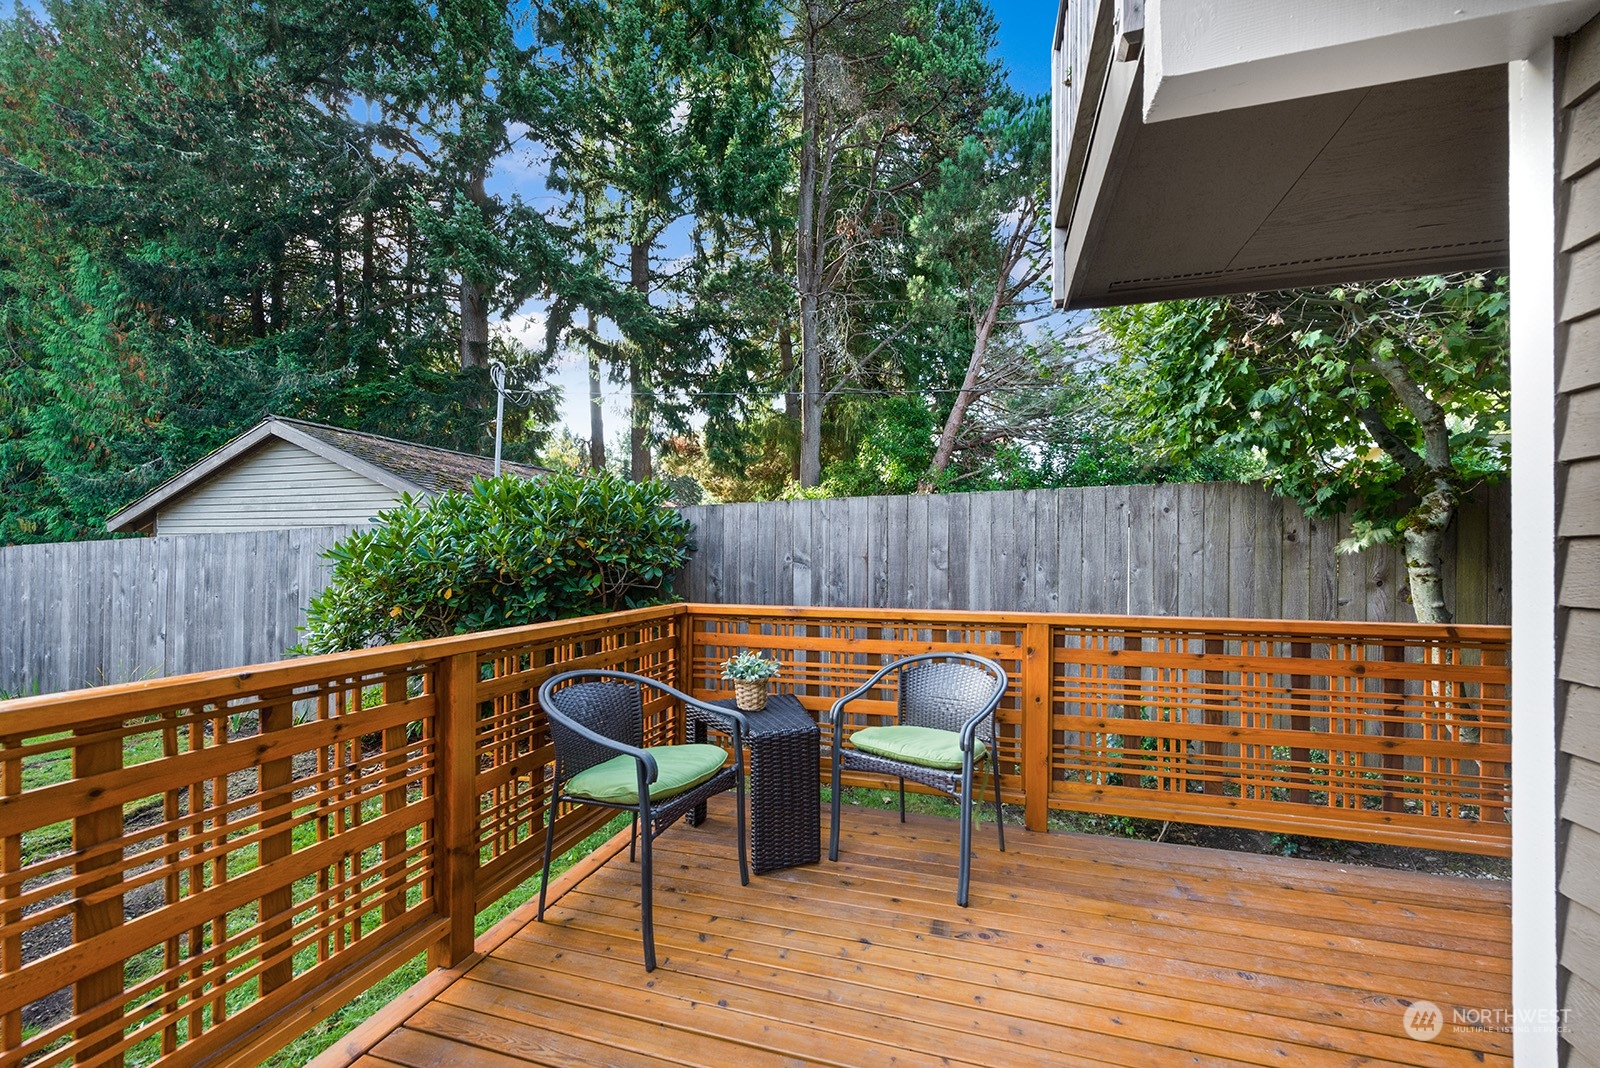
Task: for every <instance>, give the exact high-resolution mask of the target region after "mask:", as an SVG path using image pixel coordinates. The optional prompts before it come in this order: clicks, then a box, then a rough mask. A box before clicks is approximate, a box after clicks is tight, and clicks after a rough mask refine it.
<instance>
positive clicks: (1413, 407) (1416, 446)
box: [1098, 274, 1510, 548]
mask: <svg viewBox="0 0 1600 1068" xmlns="http://www.w3.org/2000/svg"><path fill="white" fill-rule="evenodd" d="M1508 298H1509V289H1508V283H1507V279H1506V276H1505V275H1499V276H1490V275H1483V274H1476V275H1457V276H1451V277H1431V278H1421V279H1410V280H1399V281H1393V282H1381V283H1375V284H1370V285H1356V286H1340V287H1334V288H1328V289H1318V290H1303V291H1295V292H1290V293H1272V294H1260V295H1255V296H1246V297H1221V298H1209V299H1203V300H1184V301H1173V302H1169V303H1165V304H1149V305H1142V306H1135V307H1127V308H1116V309H1109V310H1106V311H1104V312H1101V313H1100V314H1099V316H1098V321H1099V325H1100V326H1101V328H1102V329H1103V330H1104V331H1105V334H1106V336H1107V338H1108V339H1109V340H1110V342H1111V344H1112V346H1113V348H1114V349H1115V351H1116V353H1117V354H1118V357H1119V362H1118V364H1117V367H1116V370H1115V372H1114V374H1113V377H1112V381H1111V395H1112V398H1113V403H1112V408H1113V409H1114V410H1115V411H1116V413H1117V414H1118V415H1119V416H1120V418H1121V421H1122V425H1123V427H1124V429H1125V432H1127V433H1129V434H1130V435H1131V436H1133V437H1134V438H1135V440H1137V441H1140V442H1143V443H1146V444H1150V445H1153V446H1157V447H1159V448H1161V449H1162V450H1163V451H1165V452H1166V453H1167V455H1169V456H1171V457H1173V458H1175V459H1186V458H1192V457H1194V456H1196V455H1198V454H1199V453H1201V452H1203V451H1205V450H1214V449H1222V450H1224V451H1226V452H1232V453H1234V454H1236V455H1241V456H1250V457H1254V458H1256V460H1257V461H1259V463H1260V464H1261V466H1262V468H1263V470H1264V472H1265V474H1266V477H1267V480H1268V481H1269V483H1270V484H1271V485H1272V486H1273V487H1275V488H1276V489H1277V490H1279V491H1280V492H1282V493H1284V494H1286V495H1288V496H1290V497H1292V498H1294V499H1295V500H1296V501H1298V502H1300V504H1301V505H1302V506H1303V507H1305V508H1306V509H1307V511H1308V512H1309V513H1311V514H1313V515H1332V514H1337V513H1338V512H1340V511H1342V510H1344V509H1345V508H1347V507H1351V508H1354V509H1355V518H1356V537H1355V538H1354V539H1353V540H1352V542H1351V543H1350V544H1348V545H1347V546H1346V548H1359V547H1361V546H1362V545H1365V544H1371V543H1374V542H1381V541H1386V540H1389V539H1392V538H1394V537H1395V536H1396V535H1398V534H1400V533H1401V532H1402V531H1404V530H1405V529H1406V527H1407V524H1408V523H1410V522H1412V521H1413V520H1412V518H1411V515H1412V509H1414V508H1415V507H1416V506H1417V502H1418V501H1419V499H1420V498H1421V497H1422V496H1423V494H1424V493H1425V492H1427V490H1428V485H1427V480H1428V479H1430V478H1432V477H1433V472H1434V471H1435V470H1442V471H1443V476H1442V477H1445V478H1447V479H1448V480H1449V481H1450V482H1452V483H1453V486H1454V489H1455V490H1456V491H1457V492H1464V491H1465V490H1467V489H1470V488H1471V487H1472V486H1474V485H1477V484H1478V483H1480V482H1483V481H1486V480H1492V479H1495V478H1498V477H1500V476H1502V475H1503V474H1504V472H1505V471H1506V470H1507V465H1508V462H1509V455H1510V454H1509V448H1510V446H1509V441H1508V437H1507V428H1508V403H1509V396H1510V389H1509V387H1510V377H1509V376H1510V370H1509V362H1508V351H1509V348H1508V335H1507V330H1508V321H1509V320H1508V311H1509V299H1508ZM1430 402H1431V405H1433V406H1434V407H1435V408H1436V409H1437V412H1436V413H1434V412H1433V410H1432V409H1430V408H1429V403H1430ZM1435 414H1436V415H1437V418H1436V419H1434V415H1435ZM1430 421H1432V422H1436V423H1437V427H1436V436H1435V437H1433V438H1431V439H1430V433H1432V432H1433V430H1432V429H1431V424H1430Z"/></svg>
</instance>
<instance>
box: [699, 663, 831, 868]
mask: <svg viewBox="0 0 1600 1068" xmlns="http://www.w3.org/2000/svg"><path fill="white" fill-rule="evenodd" d="M712 703H713V704H716V705H722V706H725V707H727V708H732V707H733V701H732V700H727V701H715V702H712ZM744 715H745V719H746V720H747V721H748V722H749V724H750V726H749V729H748V730H746V732H745V736H744V737H745V744H746V745H748V746H749V748H750V867H751V869H752V870H753V871H755V872H756V873H757V874H758V875H759V874H763V873H765V872H769V871H777V870H778V869H780V868H793V867H796V866H797V865H800V864H815V863H817V862H818V861H819V860H821V859H822V804H821V798H820V796H819V790H820V787H821V783H822V760H821V752H822V749H821V732H820V730H819V728H818V727H817V723H816V721H815V720H813V719H812V718H811V713H809V712H807V711H806V710H805V708H804V706H802V705H801V704H800V702H799V701H797V700H796V699H795V698H794V696H793V695H792V694H786V693H785V694H777V693H775V694H771V695H769V696H768V697H767V707H766V708H763V709H761V710H759V711H756V712H746V713H745V714H744ZM688 726H689V728H690V733H691V734H692V735H693V740H694V741H696V742H704V741H705V740H706V732H707V730H716V731H722V730H726V729H727V727H726V724H725V723H723V722H721V721H719V720H717V719H715V718H714V717H713V716H712V715H711V713H709V712H705V711H704V710H702V709H695V708H691V709H690V710H689V718H688ZM704 818H705V806H703V805H702V806H701V807H700V808H699V809H697V810H696V811H695V812H694V814H693V815H692V816H691V817H690V820H689V822H690V823H692V824H698V823H699V822H700V821H701V820H703V819H704Z"/></svg>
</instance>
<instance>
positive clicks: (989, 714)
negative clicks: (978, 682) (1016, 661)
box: [961, 689, 1005, 753]
mask: <svg viewBox="0 0 1600 1068" xmlns="http://www.w3.org/2000/svg"><path fill="white" fill-rule="evenodd" d="M1003 696H1005V690H1004V689H1001V690H999V691H997V692H996V693H995V695H994V697H992V698H990V700H989V703H988V705H987V706H986V707H985V708H984V709H983V711H981V712H979V713H978V714H977V715H975V716H973V717H971V718H970V719H968V720H967V721H966V722H965V723H963V724H962V725H961V751H962V752H963V753H970V752H972V736H973V735H974V734H977V733H978V726H979V724H981V723H982V722H983V721H984V720H986V719H987V720H991V723H992V720H993V717H994V713H995V710H996V709H997V708H999V707H1000V698H1001V697H1003ZM989 737H990V739H991V740H992V739H993V738H994V730H993V729H992V726H991V729H990V731H989Z"/></svg>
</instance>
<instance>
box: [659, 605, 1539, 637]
mask: <svg viewBox="0 0 1600 1068" xmlns="http://www.w3.org/2000/svg"><path fill="white" fill-rule="evenodd" d="M685 607H686V608H687V610H688V612H689V614H691V615H701V616H724V617H726V616H755V615H759V616H785V617H790V618H794V619H838V618H840V617H841V616H861V617H863V618H871V619H872V620H874V621H881V622H884V623H932V624H943V623H949V622H952V621H956V622H964V623H993V624H996V625H997V626H1003V627H1017V626H1023V625H1026V624H1029V623H1044V624H1049V625H1052V626H1064V627H1082V628H1094V629H1102V630H1164V631H1173V630H1196V631H1206V632H1208V633H1211V634H1218V635H1223V634H1250V635H1258V634H1263V633H1266V634H1281V635H1282V636H1284V637H1285V638H1296V637H1308V638H1328V637H1337V638H1341V639H1355V638H1373V639H1383V638H1406V639H1412V640H1415V639H1424V640H1429V639H1437V640H1441V641H1450V640H1466V641H1473V642H1496V641H1509V640H1510V638H1511V628H1510V627H1508V626H1504V625H1500V624H1489V623H1367V622H1359V621H1355V620H1338V619H1333V620H1326V619H1241V618H1234V617H1230V616H1130V615H1119V614H1116V613H1087V612H1072V613H1068V612H977V611H960V610H956V609H920V608H919V609H907V608H860V607H843V608H830V607H826V606H811V605H807V606H800V605H752V604H699V603H690V604H688V605H686V606H685Z"/></svg>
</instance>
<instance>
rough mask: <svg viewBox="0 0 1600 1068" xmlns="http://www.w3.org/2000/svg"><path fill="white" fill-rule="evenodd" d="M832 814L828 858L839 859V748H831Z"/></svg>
mask: <svg viewBox="0 0 1600 1068" xmlns="http://www.w3.org/2000/svg"><path fill="white" fill-rule="evenodd" d="M832 794H833V814H832V819H830V820H829V821H828V859H829V860H838V859H839V748H838V747H837V746H835V747H834V750H833V790H832Z"/></svg>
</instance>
